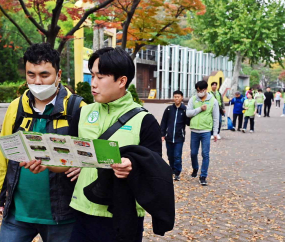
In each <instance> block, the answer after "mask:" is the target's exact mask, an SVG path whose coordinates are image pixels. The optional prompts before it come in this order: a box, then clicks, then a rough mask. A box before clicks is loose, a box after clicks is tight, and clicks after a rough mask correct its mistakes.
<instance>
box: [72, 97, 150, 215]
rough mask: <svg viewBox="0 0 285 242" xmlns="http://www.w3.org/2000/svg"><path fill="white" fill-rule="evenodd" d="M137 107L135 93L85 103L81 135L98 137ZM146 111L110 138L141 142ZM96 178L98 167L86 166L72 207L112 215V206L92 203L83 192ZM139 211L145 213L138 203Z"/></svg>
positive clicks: (90, 213)
mask: <svg viewBox="0 0 285 242" xmlns="http://www.w3.org/2000/svg"><path fill="white" fill-rule="evenodd" d="M136 107H141V106H140V105H138V104H137V103H135V102H134V101H133V98H132V95H131V93H129V92H127V94H126V95H125V96H123V97H122V98H120V99H118V100H116V101H114V102H111V103H108V104H101V103H94V104H90V105H87V106H84V107H82V109H81V114H80V120H79V124H78V136H79V137H81V138H91V139H97V138H98V137H99V136H100V135H101V134H103V133H104V132H105V131H106V130H107V129H108V128H109V127H110V126H111V125H113V124H114V123H115V122H116V121H117V120H118V118H119V117H121V116H122V115H123V114H125V113H126V112H128V111H130V110H131V109H133V108H136ZM146 114H147V112H141V113H139V114H137V115H136V116H135V117H133V118H132V119H131V120H130V121H128V122H127V123H126V124H125V125H124V126H123V127H122V128H121V129H119V130H118V131H117V132H116V133H115V134H114V135H112V136H111V137H110V139H109V140H113V141H118V142H119V146H120V147H122V146H127V145H138V144H139V143H140V130H141V124H142V120H143V118H144V116H145V115H146ZM96 179H97V169H96V168H82V170H81V172H80V175H79V177H78V180H77V183H76V186H75V189H74V192H73V196H72V199H71V203H70V206H71V207H72V208H74V209H76V210H78V211H81V212H83V213H85V214H89V215H93V216H100V217H112V214H111V213H110V212H108V211H107V209H108V206H105V205H100V204H96V203H92V202H90V201H89V200H88V199H87V198H86V197H85V195H84V193H83V188H84V187H86V186H88V185H89V184H91V183H92V182H94V181H95V180H96ZM137 212H138V216H139V217H143V216H144V215H145V212H144V209H143V208H142V207H141V206H139V205H138V204H137Z"/></svg>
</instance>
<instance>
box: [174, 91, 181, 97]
mask: <svg viewBox="0 0 285 242" xmlns="http://www.w3.org/2000/svg"><path fill="white" fill-rule="evenodd" d="M177 94H178V95H181V96H182V97H183V92H181V91H180V90H177V91H174V92H173V96H174V95H177Z"/></svg>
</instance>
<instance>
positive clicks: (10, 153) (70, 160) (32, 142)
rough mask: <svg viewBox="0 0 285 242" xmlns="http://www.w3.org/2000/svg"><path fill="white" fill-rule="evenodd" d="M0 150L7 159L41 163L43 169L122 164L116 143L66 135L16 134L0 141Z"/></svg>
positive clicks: (104, 166)
mask: <svg viewBox="0 0 285 242" xmlns="http://www.w3.org/2000/svg"><path fill="white" fill-rule="evenodd" d="M0 149H1V151H2V153H3V155H4V156H5V158H7V159H10V160H14V161H18V162H22V161H26V162H28V161H31V160H41V161H42V164H43V165H46V166H66V167H95V168H111V167H110V165H111V164H120V163H121V155H120V150H119V145H118V142H116V141H109V140H101V139H95V140H92V139H86V138H78V137H72V136H68V135H59V134H42V133H37V132H27V131H18V132H16V133H14V134H11V135H7V136H3V137H0Z"/></svg>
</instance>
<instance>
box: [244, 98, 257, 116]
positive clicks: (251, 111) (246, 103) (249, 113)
mask: <svg viewBox="0 0 285 242" xmlns="http://www.w3.org/2000/svg"><path fill="white" fill-rule="evenodd" d="M244 106H245V107H247V108H248V109H247V110H245V113H244V116H253V115H254V111H255V100H254V99H251V100H249V99H246V100H245V101H244Z"/></svg>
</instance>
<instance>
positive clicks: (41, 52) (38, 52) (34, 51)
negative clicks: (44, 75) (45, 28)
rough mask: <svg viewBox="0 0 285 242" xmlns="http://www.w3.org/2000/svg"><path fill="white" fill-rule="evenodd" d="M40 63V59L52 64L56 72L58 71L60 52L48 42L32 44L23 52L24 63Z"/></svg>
mask: <svg viewBox="0 0 285 242" xmlns="http://www.w3.org/2000/svg"><path fill="white" fill-rule="evenodd" d="M27 61H28V62H30V63H32V64H36V65H40V64H41V62H42V61H44V62H49V63H51V64H52V66H53V67H54V69H55V70H56V72H58V71H59V62H60V54H59V53H58V51H57V50H55V49H53V48H52V47H51V45H50V44H49V43H40V44H32V45H31V46H30V47H29V48H28V49H27V50H26V52H25V54H24V64H25V68H26V63H27Z"/></svg>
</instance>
